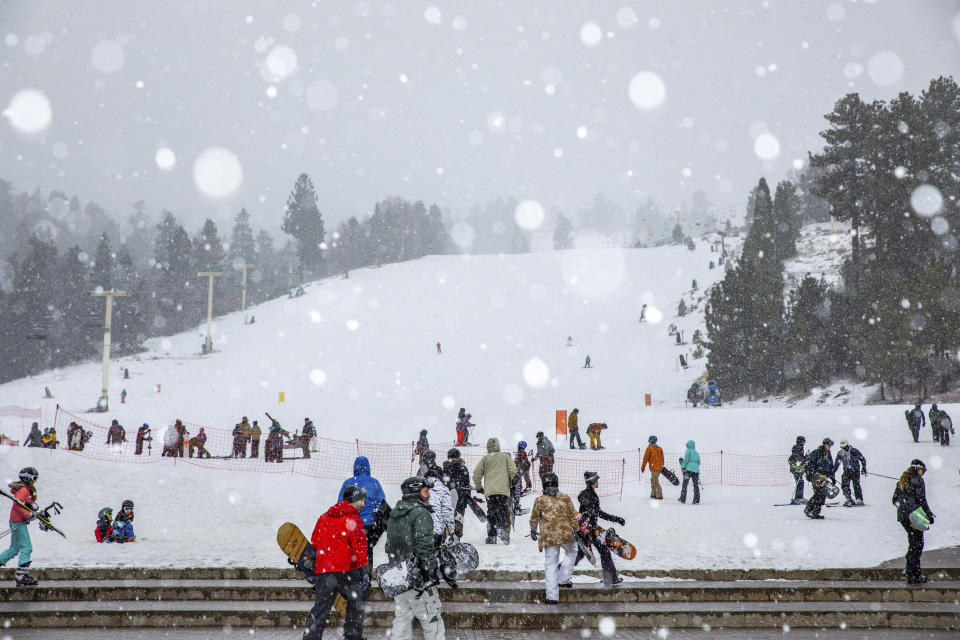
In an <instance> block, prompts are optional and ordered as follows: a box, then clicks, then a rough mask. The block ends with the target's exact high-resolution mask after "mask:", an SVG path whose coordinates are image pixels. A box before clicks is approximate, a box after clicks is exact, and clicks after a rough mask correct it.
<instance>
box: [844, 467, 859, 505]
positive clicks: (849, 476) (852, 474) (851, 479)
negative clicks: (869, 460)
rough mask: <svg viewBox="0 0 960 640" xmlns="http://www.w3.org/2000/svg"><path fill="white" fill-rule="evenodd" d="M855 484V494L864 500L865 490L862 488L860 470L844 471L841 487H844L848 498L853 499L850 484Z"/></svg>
mask: <svg viewBox="0 0 960 640" xmlns="http://www.w3.org/2000/svg"><path fill="white" fill-rule="evenodd" d="M851 483H852V484H853V496H855V497H856V498H857V500H861V501H862V500H863V491H862V490H861V489H860V472H859V471H844V472H843V475H842V476H840V488H841V489H843V495H844V497H845V498H846V499H847V500H852V499H853V498H852V497H851V495H850V484H851Z"/></svg>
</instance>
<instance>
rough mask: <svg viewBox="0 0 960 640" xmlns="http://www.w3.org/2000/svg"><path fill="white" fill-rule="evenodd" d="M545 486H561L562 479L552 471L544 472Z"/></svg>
mask: <svg viewBox="0 0 960 640" xmlns="http://www.w3.org/2000/svg"><path fill="white" fill-rule="evenodd" d="M543 486H544V487H559V486H560V479H559V478H558V477H557V474H555V473H553V472H552V471H551V472H550V473H545V474H543Z"/></svg>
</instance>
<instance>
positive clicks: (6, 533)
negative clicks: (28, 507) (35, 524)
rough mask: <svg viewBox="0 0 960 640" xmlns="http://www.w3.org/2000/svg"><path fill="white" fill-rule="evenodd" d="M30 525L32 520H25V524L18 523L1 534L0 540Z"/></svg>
mask: <svg viewBox="0 0 960 640" xmlns="http://www.w3.org/2000/svg"><path fill="white" fill-rule="evenodd" d="M28 524H30V520H24V521H23V522H18V523H16V524H15V525H14V526H12V527H9V528H8V529H7V530H6V531H4V532H2V533H0V539H2V538H5V537H6V536H8V535H10V534H11V533H13V532H14V531H16V530H17V529H19V528H20V527H23V526H26V525H28Z"/></svg>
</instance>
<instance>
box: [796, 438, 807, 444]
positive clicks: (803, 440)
mask: <svg viewBox="0 0 960 640" xmlns="http://www.w3.org/2000/svg"><path fill="white" fill-rule="evenodd" d="M806 441H807V439H806V438H804V437H803V436H797V442H798V443H800V442H806Z"/></svg>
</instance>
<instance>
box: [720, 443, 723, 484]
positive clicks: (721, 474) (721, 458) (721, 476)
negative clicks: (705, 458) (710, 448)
mask: <svg viewBox="0 0 960 640" xmlns="http://www.w3.org/2000/svg"><path fill="white" fill-rule="evenodd" d="M720 484H723V449H720Z"/></svg>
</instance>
